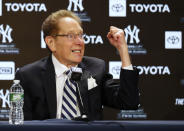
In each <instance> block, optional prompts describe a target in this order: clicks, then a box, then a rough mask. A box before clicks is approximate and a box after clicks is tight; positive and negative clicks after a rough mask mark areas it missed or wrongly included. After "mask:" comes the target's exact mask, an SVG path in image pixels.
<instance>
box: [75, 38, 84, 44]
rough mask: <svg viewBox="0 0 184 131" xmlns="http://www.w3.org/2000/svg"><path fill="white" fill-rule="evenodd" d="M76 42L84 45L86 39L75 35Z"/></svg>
mask: <svg viewBox="0 0 184 131" xmlns="http://www.w3.org/2000/svg"><path fill="white" fill-rule="evenodd" d="M75 43H76V44H78V45H83V44H84V39H83V38H81V37H79V36H76V37H75Z"/></svg>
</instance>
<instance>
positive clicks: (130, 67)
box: [122, 64, 133, 70]
mask: <svg viewBox="0 0 184 131" xmlns="http://www.w3.org/2000/svg"><path fill="white" fill-rule="evenodd" d="M122 69H125V70H133V66H132V64H131V65H129V66H125V67H122Z"/></svg>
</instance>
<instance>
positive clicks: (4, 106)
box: [0, 89, 10, 120]
mask: <svg viewBox="0 0 184 131" xmlns="http://www.w3.org/2000/svg"><path fill="white" fill-rule="evenodd" d="M0 103H1V105H0V119H4V120H7V119H8V118H9V107H10V100H9V90H6V91H3V89H0Z"/></svg>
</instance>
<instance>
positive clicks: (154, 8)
mask: <svg viewBox="0 0 184 131" xmlns="http://www.w3.org/2000/svg"><path fill="white" fill-rule="evenodd" d="M129 7H130V11H131V12H133V13H134V12H137V13H142V12H144V13H170V8H169V6H168V5H167V4H129Z"/></svg>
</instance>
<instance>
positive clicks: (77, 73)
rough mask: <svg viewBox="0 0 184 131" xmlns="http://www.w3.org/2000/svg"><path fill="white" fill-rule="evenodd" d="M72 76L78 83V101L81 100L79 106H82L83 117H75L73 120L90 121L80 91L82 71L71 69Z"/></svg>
mask: <svg viewBox="0 0 184 131" xmlns="http://www.w3.org/2000/svg"><path fill="white" fill-rule="evenodd" d="M71 71H72V74H71V78H70V79H71V80H73V81H74V82H76V84H77V92H78V99H79V101H80V102H79V106H81V116H79V117H75V118H73V119H72V120H76V121H89V119H88V117H87V115H86V113H85V111H84V104H83V101H82V97H81V93H80V89H79V86H78V84H79V81H80V80H81V77H82V69H81V68H78V67H72V68H71Z"/></svg>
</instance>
